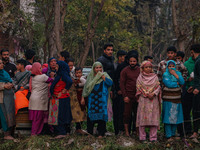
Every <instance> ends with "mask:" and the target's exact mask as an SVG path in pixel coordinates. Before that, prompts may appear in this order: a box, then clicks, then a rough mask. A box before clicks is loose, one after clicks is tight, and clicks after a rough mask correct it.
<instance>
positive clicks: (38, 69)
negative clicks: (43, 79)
mask: <svg viewBox="0 0 200 150" xmlns="http://www.w3.org/2000/svg"><path fill="white" fill-rule="evenodd" d="M41 67H42V66H41V64H40V63H39V62H35V63H34V64H33V65H32V71H31V74H32V75H31V77H30V81H29V89H30V91H31V90H32V76H36V75H41V74H42V71H41Z"/></svg>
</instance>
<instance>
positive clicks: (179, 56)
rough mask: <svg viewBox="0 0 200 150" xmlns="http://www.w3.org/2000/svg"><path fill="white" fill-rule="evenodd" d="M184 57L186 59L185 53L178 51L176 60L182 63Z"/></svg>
mask: <svg viewBox="0 0 200 150" xmlns="http://www.w3.org/2000/svg"><path fill="white" fill-rule="evenodd" d="M184 57H185V53H184V52H182V51H178V52H177V53H176V60H178V61H180V62H183V60H184Z"/></svg>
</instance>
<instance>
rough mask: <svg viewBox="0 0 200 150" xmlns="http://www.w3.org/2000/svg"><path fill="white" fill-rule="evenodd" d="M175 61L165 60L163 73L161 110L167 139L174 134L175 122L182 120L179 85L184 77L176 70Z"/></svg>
mask: <svg viewBox="0 0 200 150" xmlns="http://www.w3.org/2000/svg"><path fill="white" fill-rule="evenodd" d="M175 68H176V63H175V61H173V60H169V61H168V62H167V68H166V72H165V73H164V74H163V83H164V87H163V96H162V99H163V109H162V110H163V111H162V122H163V123H164V124H165V135H166V137H167V138H168V141H172V140H173V139H172V137H173V136H175V133H176V127H177V124H180V123H182V122H183V110H182V105H181V85H183V84H184V82H185V81H184V79H183V77H182V75H181V73H180V72H179V71H176V69H175Z"/></svg>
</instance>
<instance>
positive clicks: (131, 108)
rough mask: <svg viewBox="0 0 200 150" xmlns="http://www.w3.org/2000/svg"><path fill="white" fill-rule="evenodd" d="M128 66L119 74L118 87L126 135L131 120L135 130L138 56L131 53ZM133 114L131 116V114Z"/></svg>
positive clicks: (138, 71) (138, 72)
mask: <svg viewBox="0 0 200 150" xmlns="http://www.w3.org/2000/svg"><path fill="white" fill-rule="evenodd" d="M128 62H129V66H127V67H125V68H124V69H123V70H122V72H121V74H120V89H121V92H122V96H123V98H124V115H123V117H124V118H123V120H124V129H125V134H126V136H129V123H130V120H132V121H133V126H134V129H135V131H136V116H137V105H138V103H137V101H136V97H135V94H136V80H137V77H138V76H139V74H140V67H139V66H138V65H137V63H138V56H137V55H134V54H132V55H131V56H129V59H128ZM131 114H133V116H131Z"/></svg>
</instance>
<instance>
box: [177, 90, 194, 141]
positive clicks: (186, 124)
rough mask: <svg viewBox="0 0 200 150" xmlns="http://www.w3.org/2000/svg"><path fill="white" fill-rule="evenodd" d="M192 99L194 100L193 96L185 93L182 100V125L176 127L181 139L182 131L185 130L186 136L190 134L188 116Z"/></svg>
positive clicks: (189, 118)
mask: <svg viewBox="0 0 200 150" xmlns="http://www.w3.org/2000/svg"><path fill="white" fill-rule="evenodd" d="M193 98H194V94H193V93H188V92H185V94H184V95H183V98H182V108H183V118H184V124H179V125H178V132H179V133H180V136H182V137H183V136H184V130H185V134H186V135H188V134H190V133H192V121H191V115H190V114H191V111H192V107H193ZM183 126H184V128H183Z"/></svg>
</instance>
